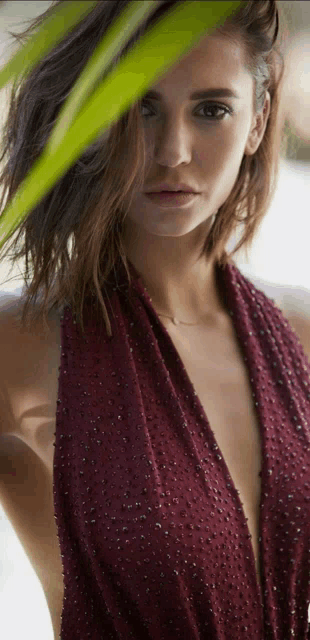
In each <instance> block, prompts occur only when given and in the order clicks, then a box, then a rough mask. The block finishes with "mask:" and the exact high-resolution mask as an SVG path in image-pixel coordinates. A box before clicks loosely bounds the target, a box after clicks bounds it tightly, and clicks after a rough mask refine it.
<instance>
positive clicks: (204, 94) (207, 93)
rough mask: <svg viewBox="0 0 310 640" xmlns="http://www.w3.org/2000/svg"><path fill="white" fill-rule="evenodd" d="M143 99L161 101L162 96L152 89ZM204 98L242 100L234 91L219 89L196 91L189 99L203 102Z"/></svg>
mask: <svg viewBox="0 0 310 640" xmlns="http://www.w3.org/2000/svg"><path fill="white" fill-rule="evenodd" d="M143 98H152V99H153V100H160V99H161V98H162V95H161V94H160V92H159V91H155V90H153V89H150V90H149V91H147V92H146V93H145V94H144V95H143ZM202 98H236V99H237V100H238V99H240V96H238V94H237V93H235V92H234V91H232V89H226V88H219V89H201V90H200V91H194V92H193V93H192V94H191V95H190V97H189V99H190V100H201V99H202Z"/></svg>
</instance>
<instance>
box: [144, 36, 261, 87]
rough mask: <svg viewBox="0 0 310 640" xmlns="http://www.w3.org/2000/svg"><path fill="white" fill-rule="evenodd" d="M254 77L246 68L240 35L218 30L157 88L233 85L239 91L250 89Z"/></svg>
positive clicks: (177, 64) (201, 41)
mask: <svg viewBox="0 0 310 640" xmlns="http://www.w3.org/2000/svg"><path fill="white" fill-rule="evenodd" d="M251 79H252V78H251V75H250V74H249V72H248V71H247V69H246V68H245V51H244V47H243V45H242V42H241V41H240V40H239V39H238V38H237V37H236V36H235V37H227V36H226V35H224V34H222V33H219V32H217V31H216V32H214V33H212V35H209V34H208V35H206V36H204V37H203V38H202V39H201V40H200V41H199V43H198V45H195V47H193V49H191V51H190V52H189V53H187V54H186V55H185V56H184V57H183V58H182V59H181V60H179V61H178V62H177V63H176V64H175V65H173V66H172V67H171V68H170V69H169V71H168V72H167V73H166V74H165V75H164V76H163V77H162V78H160V80H159V81H158V82H157V83H156V84H154V85H153V87H154V88H155V87H156V88H158V90H161V91H165V90H167V91H168V90H169V87H173V85H174V84H178V89H180V85H184V86H185V85H187V86H191V87H194V86H196V85H197V87H199V86H202V85H203V86H205V87H206V88H207V87H208V86H210V87H212V86H219V87H220V86H230V87H231V88H232V89H233V88H235V89H236V91H237V92H238V88H239V89H240V91H242V89H243V91H247V89H248V88H249V86H250V84H249V83H250V82H251ZM224 83H225V84H224Z"/></svg>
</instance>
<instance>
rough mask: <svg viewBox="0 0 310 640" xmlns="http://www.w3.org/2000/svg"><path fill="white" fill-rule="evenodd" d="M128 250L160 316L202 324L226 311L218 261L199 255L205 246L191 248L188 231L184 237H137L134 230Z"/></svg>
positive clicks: (127, 242)
mask: <svg viewBox="0 0 310 640" xmlns="http://www.w3.org/2000/svg"><path fill="white" fill-rule="evenodd" d="M171 241H172V242H171ZM173 241H174V242H173ZM125 249H126V254H127V257H128V258H129V260H130V261H131V262H132V264H133V265H134V267H135V268H136V270H137V271H138V273H139V274H140V276H141V278H142V281H143V284H144V286H145V288H146V290H147V291H148V293H149V296H150V298H151V300H152V304H153V306H154V308H155V310H156V312H157V313H158V315H162V316H168V317H170V318H177V319H178V320H179V321H180V322H184V323H193V324H194V323H197V324H198V323H199V322H200V321H208V319H209V321H210V322H213V321H214V320H215V319H216V318H218V316H219V315H221V314H223V310H224V305H223V301H222V300H221V297H220V292H219V291H218V288H217V284H216V268H215V261H213V262H212V263H211V262H208V261H207V259H206V258H205V256H203V257H202V258H199V252H200V251H201V246H199V247H197V250H196V251H195V250H193V251H190V242H189V238H188V234H187V235H186V236H185V237H182V238H170V237H168V238H167V237H159V236H151V237H149V238H147V236H146V234H144V235H143V237H142V235H141V234H140V235H139V236H138V235H136V237H133V235H132V229H131V234H130V239H129V238H128V236H127V241H126V240H125Z"/></svg>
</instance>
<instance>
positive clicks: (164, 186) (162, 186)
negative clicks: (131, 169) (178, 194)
mask: <svg viewBox="0 0 310 640" xmlns="http://www.w3.org/2000/svg"><path fill="white" fill-rule="evenodd" d="M162 191H173V192H175V191H184V192H185V193H198V192H197V191H196V189H195V188H193V187H192V186H190V185H188V184H185V182H179V183H178V184H168V182H160V183H159V184H155V185H154V186H153V187H149V190H148V191H146V193H161V192H162Z"/></svg>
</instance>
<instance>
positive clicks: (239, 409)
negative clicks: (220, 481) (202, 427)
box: [166, 323, 262, 582]
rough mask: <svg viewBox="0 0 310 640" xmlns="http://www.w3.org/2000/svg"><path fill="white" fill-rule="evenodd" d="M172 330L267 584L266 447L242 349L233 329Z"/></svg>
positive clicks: (258, 571) (257, 567) (256, 561)
mask: <svg viewBox="0 0 310 640" xmlns="http://www.w3.org/2000/svg"><path fill="white" fill-rule="evenodd" d="M166 328H167V331H168V333H169V335H170V338H171V340H172V342H173V343H174V346H175V347H176V349H177V352H178V354H179V356H180V358H181V360H182V363H183V365H184V367H185V369H186V372H187V375H188V377H189V379H190V381H191V382H192V384H193V387H194V390H195V392H196V394H197V396H198V399H199V401H200V403H201V405H202V408H203V410H204V412H205V414H206V417H207V420H208V423H209V426H210V428H211V430H212V432H213V435H214V438H215V440H216V443H217V445H218V447H219V449H220V452H221V455H222V457H223V459H224V461H225V463H226V466H227V468H228V471H229V473H230V475H231V478H232V480H233V482H234V485H235V487H236V489H237V490H238V492H239V497H240V500H241V503H242V506H243V510H244V514H245V517H246V518H247V524H248V528H249V532H250V534H251V536H252V540H251V542H252V546H253V553H254V558H255V563H256V571H257V579H258V580H259V581H260V582H261V578H260V567H259V541H258V538H259V506H260V496H261V479H260V476H259V473H260V471H261V469H262V445H261V437H260V429H259V423H258V418H257V414H256V411H255V410H254V403H253V397H252V390H251V385H250V382H249V376H248V372H247V369H246V366H245V363H244V361H243V357H242V353H241V351H240V348H239V345H238V343H237V342H236V338H235V337H234V336H233V334H232V333H230V332H229V333H228V334H223V333H222V334H221V333H220V332H219V333H217V332H216V331H214V332H211V333H210V331H209V330H208V331H200V332H199V334H197V333H196V334H193V332H191V333H189V332H186V333H185V332H184V331H181V332H180V331H176V330H175V329H174V327H172V326H171V323H170V324H167V325H166ZM195 329H196V330H197V328H195Z"/></svg>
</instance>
